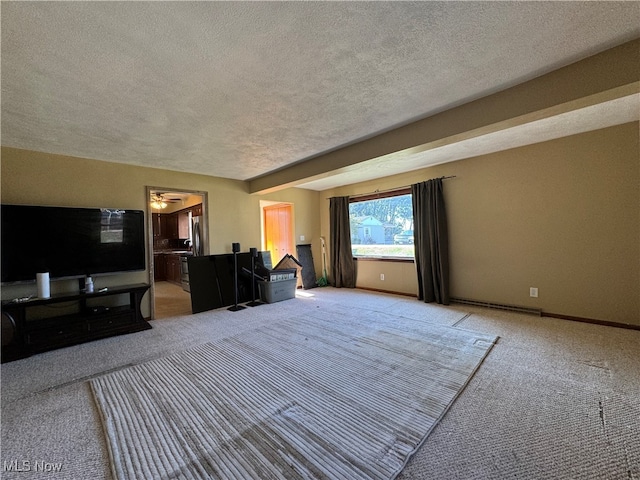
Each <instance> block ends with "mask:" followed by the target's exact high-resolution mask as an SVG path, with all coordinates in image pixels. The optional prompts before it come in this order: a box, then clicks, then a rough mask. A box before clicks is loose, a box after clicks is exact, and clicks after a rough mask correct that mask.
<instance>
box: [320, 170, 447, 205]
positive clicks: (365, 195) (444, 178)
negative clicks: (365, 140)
mask: <svg viewBox="0 0 640 480" xmlns="http://www.w3.org/2000/svg"><path fill="white" fill-rule="evenodd" d="M438 178H439V179H440V180H447V179H449V178H456V176H455V175H449V176H448V177H438ZM430 180H437V178H431V179H430ZM425 181H428V180H425ZM418 183H421V182H418ZM409 187H411V185H403V186H401V187H395V188H388V189H386V190H376V191H375V192H369V193H358V194H357V195H349V198H358V197H367V196H369V195H375V194H376V193H387V192H393V191H394V190H402V189H403V188H409ZM327 200H329V197H327Z"/></svg>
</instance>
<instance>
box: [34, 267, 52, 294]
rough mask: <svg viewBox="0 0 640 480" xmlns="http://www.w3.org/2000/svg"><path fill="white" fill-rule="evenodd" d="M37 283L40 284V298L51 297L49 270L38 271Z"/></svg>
mask: <svg viewBox="0 0 640 480" xmlns="http://www.w3.org/2000/svg"><path fill="white" fill-rule="evenodd" d="M36 283H37V284H38V298H49V297H50V296H51V294H50V290H49V272H44V273H36Z"/></svg>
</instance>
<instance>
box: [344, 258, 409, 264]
mask: <svg viewBox="0 0 640 480" xmlns="http://www.w3.org/2000/svg"><path fill="white" fill-rule="evenodd" d="M353 259H354V260H355V261H356V262H395V263H414V259H413V258H401V257H353Z"/></svg>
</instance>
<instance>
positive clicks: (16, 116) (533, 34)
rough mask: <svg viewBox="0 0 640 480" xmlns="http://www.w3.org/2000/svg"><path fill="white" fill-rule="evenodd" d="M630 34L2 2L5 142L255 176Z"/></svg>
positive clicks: (614, 5) (555, 19)
mask: <svg viewBox="0 0 640 480" xmlns="http://www.w3.org/2000/svg"><path fill="white" fill-rule="evenodd" d="M638 36H640V3H638V2H417V3H410V2H371V3H369V2H282V3H281V2H6V1H5V2H2V144H3V145H6V146H12V147H17V148H25V149H31V150H37V151H45V152H50V153H60V154H66V155H72V156H79V157H86V158H93V159H99V160H106V161H113V162H122V163H130V164H135V165H143V166H150V167H157V168H165V169H171V170H179V171H186V172H196V173H202V174H207V175H214V176H219V177H227V178H234V179H241V180H247V179H251V178H255V177H257V176H260V175H264V174H266V173H268V172H271V171H274V170H277V169H281V168H284V167H286V166H287V165H289V164H292V163H295V162H299V161H301V160H304V159H307V158H310V157H313V156H315V155H318V154H320V153H322V152H327V151H330V150H333V149H335V148H337V147H340V146H343V145H346V144H349V143H353V142H356V141H358V140H361V139H364V138H368V137H371V136H372V135H375V134H376V133H380V132H383V131H387V130H389V129H391V128H393V127H397V126H399V125H404V124H407V123H408V122H411V121H413V120H416V119H419V118H424V117H426V116H429V115H432V114H434V113H436V112H440V111H443V110H446V109H448V108H451V107H453V106H457V105H460V104H462V103H465V102H467V101H470V100H472V99H476V98H479V97H482V96H485V95H488V94H491V93H494V92H496V91H499V90H502V89H504V88H507V87H509V86H512V85H515V84H518V83H521V82H523V81H525V80H528V79H531V78H534V77H536V76H539V75H541V74H543V73H546V72H548V71H551V70H554V69H556V68H558V67H561V66H563V65H566V64H569V63H572V62H575V61H577V60H579V59H582V58H584V57H587V56H589V55H592V54H594V53H597V52H599V51H602V50H605V49H607V48H610V47H612V46H615V45H618V44H620V43H623V42H625V41H627V40H630V39H633V38H637V37H638ZM635 101H636V103H637V99H636V100H635ZM512 133H513V132H512ZM485 140H486V139H485ZM498 144H499V142H498ZM415 161H416V162H419V161H423V163H424V164H428V162H429V159H427V158H426V157H425V158H423V159H422V160H419V159H417V160H415ZM399 163H401V162H399ZM431 163H433V161H431ZM419 165H420V164H418V166H419ZM416 168H417V167H416ZM365 170H366V169H363V172H364V171H365ZM343 173H344V172H343ZM390 173H395V172H385V173H384V174H385V175H386V174H390ZM358 180H359V177H358V176H357V175H354V174H353V173H352V174H351V175H350V176H348V177H343V178H342V179H340V177H336V178H335V179H334V184H332V185H331V184H329V183H324V184H322V185H318V184H316V185H313V183H309V184H308V185H307V186H308V188H326V186H327V185H329V186H335V184H336V182H342V183H352V182H353V181H358Z"/></svg>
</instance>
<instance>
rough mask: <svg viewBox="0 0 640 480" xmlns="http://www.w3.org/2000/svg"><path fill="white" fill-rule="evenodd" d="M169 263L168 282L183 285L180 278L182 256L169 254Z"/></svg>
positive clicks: (167, 257)
mask: <svg viewBox="0 0 640 480" xmlns="http://www.w3.org/2000/svg"><path fill="white" fill-rule="evenodd" d="M165 257H166V261H167V276H166V280H167V281H168V282H171V283H175V284H178V285H181V284H182V283H181V277H180V263H181V262H180V255H175V254H168V255H165Z"/></svg>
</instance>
